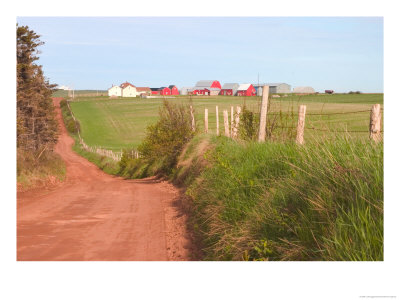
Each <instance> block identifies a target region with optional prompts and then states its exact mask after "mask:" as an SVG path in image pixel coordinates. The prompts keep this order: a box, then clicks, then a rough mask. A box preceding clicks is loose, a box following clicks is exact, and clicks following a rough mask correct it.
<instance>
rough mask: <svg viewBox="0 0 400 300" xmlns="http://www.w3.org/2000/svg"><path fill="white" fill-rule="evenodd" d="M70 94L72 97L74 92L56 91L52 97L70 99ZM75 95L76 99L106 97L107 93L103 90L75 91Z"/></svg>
mask: <svg viewBox="0 0 400 300" xmlns="http://www.w3.org/2000/svg"><path fill="white" fill-rule="evenodd" d="M68 92H69V94H70V95H72V91H65V90H56V91H54V92H53V94H52V95H51V96H52V97H65V98H66V97H68V96H69V95H68ZM74 95H75V97H79V96H89V97H91V96H93V97H95V96H106V95H107V91H103V90H75V91H74Z"/></svg>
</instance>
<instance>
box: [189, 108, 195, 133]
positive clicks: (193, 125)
mask: <svg viewBox="0 0 400 300" xmlns="http://www.w3.org/2000/svg"><path fill="white" fill-rule="evenodd" d="M190 116H191V118H192V131H193V132H194V131H196V122H195V121H194V112H193V106H192V105H190Z"/></svg>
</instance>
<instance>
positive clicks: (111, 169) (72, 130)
mask: <svg viewBox="0 0 400 300" xmlns="http://www.w3.org/2000/svg"><path fill="white" fill-rule="evenodd" d="M60 107H61V113H62V116H63V121H64V124H65V126H66V128H67V131H68V133H69V135H70V136H71V137H72V138H73V139H74V140H75V144H74V145H73V146H72V150H74V151H75V152H76V153H77V154H79V155H81V156H83V157H85V158H86V159H87V160H88V161H90V162H92V163H94V164H95V165H96V166H98V167H99V168H100V169H101V170H103V171H104V172H106V173H108V174H111V175H116V174H118V172H119V163H118V162H116V161H114V160H112V159H111V158H108V157H106V156H103V155H99V154H97V153H92V152H88V151H86V150H85V149H83V147H82V145H80V143H79V137H78V132H79V131H80V123H79V122H75V121H74V120H73V118H72V114H71V111H70V110H69V108H68V106H67V102H66V100H62V101H61V102H60Z"/></svg>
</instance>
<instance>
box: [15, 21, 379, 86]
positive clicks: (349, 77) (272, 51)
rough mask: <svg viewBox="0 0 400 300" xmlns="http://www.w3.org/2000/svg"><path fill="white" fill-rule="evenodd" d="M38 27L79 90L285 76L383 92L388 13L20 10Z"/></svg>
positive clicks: (58, 79)
mask: <svg viewBox="0 0 400 300" xmlns="http://www.w3.org/2000/svg"><path fill="white" fill-rule="evenodd" d="M17 21H18V23H19V24H20V25H28V26H29V27H30V28H31V29H33V30H34V31H35V32H37V33H38V34H40V35H41V36H42V37H41V39H42V41H44V42H45V45H44V46H42V47H41V48H40V50H41V54H40V60H39V63H40V64H41V65H43V69H44V72H45V75H46V77H48V78H49V79H50V81H51V82H52V83H57V84H59V85H69V86H73V87H74V88H75V89H108V88H109V87H111V85H112V84H120V83H122V82H124V81H130V82H132V83H133V84H134V85H136V86H149V87H159V86H165V85H170V84H176V85H177V86H178V87H182V86H193V85H194V84H195V83H196V81H198V80H205V79H217V80H219V81H220V82H221V83H222V84H223V83H225V82H238V83H256V82H257V75H258V74H259V78H260V82H285V83H288V84H290V85H291V86H292V87H296V86H305V85H307V86H312V87H314V88H315V89H316V90H317V91H323V90H325V89H333V90H335V91H337V92H348V91H350V90H353V91H356V90H359V91H362V92H383V18H381V17H376V18H370V17H354V18H352V17H341V18H334V17H249V18H248V17H246V18H231V17H221V18H211V17H204V18H199V17H193V18H189V17H187V18H175V17H132V18H126V17H104V18H99V17H87V18H81V17H79V18H78V17H70V18H68V17H20V18H17Z"/></svg>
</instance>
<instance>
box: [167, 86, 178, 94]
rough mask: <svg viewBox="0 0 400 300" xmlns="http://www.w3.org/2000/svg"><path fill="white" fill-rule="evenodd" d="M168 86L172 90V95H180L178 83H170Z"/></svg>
mask: <svg viewBox="0 0 400 300" xmlns="http://www.w3.org/2000/svg"><path fill="white" fill-rule="evenodd" d="M168 88H169V89H170V91H171V95H179V90H178V88H177V87H176V85H170V86H168Z"/></svg>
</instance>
